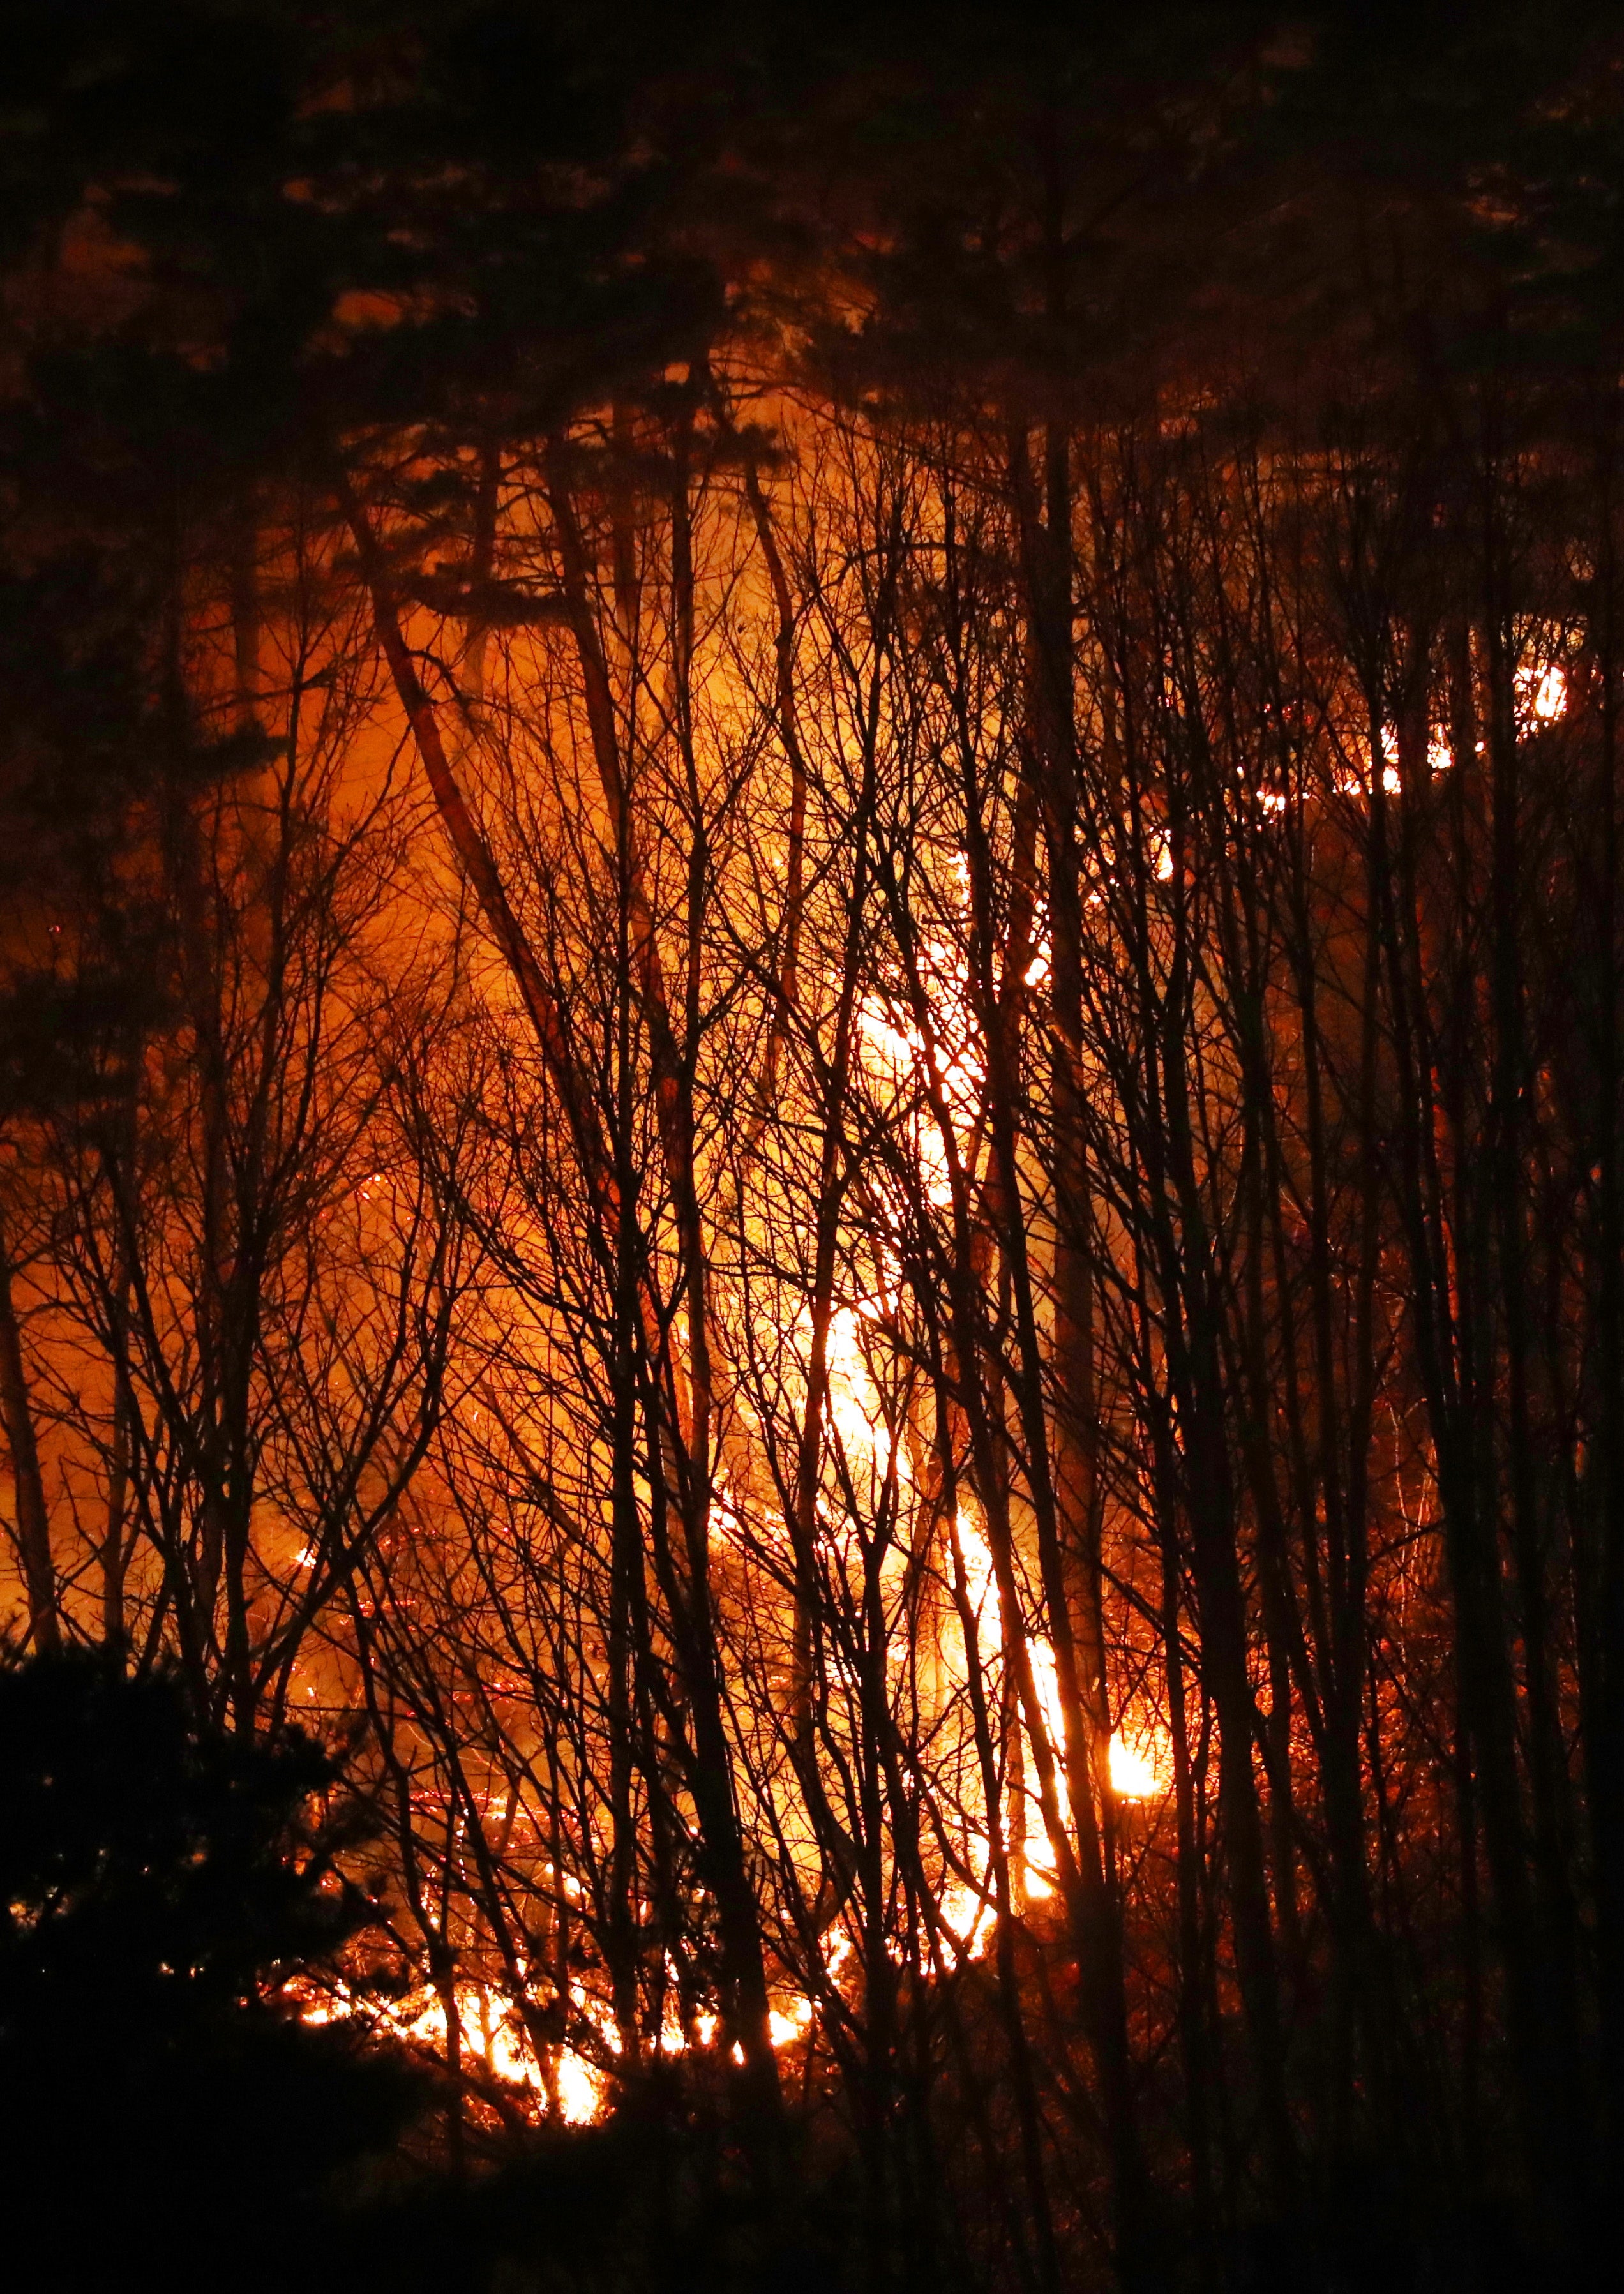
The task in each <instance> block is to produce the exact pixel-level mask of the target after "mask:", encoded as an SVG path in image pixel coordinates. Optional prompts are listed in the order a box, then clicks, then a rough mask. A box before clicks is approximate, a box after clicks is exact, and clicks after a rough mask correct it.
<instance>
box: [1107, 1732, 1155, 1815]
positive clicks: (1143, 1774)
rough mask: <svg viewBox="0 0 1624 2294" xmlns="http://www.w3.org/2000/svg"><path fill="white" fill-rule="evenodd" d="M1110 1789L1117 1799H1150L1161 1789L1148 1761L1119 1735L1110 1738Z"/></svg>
mask: <svg viewBox="0 0 1624 2294" xmlns="http://www.w3.org/2000/svg"><path fill="white" fill-rule="evenodd" d="M1111 1789H1112V1791H1113V1792H1114V1794H1116V1796H1117V1798H1118V1800H1152V1799H1154V1798H1155V1794H1157V1792H1158V1791H1159V1790H1160V1789H1161V1787H1160V1786H1159V1784H1158V1783H1157V1780H1156V1772H1155V1769H1154V1768H1153V1767H1152V1766H1151V1764H1150V1762H1149V1761H1147V1759H1146V1758H1145V1756H1144V1754H1143V1753H1136V1752H1135V1751H1134V1750H1133V1748H1132V1746H1131V1745H1124V1744H1123V1742H1122V1738H1121V1737H1120V1736H1114V1737H1112V1739H1111Z"/></svg>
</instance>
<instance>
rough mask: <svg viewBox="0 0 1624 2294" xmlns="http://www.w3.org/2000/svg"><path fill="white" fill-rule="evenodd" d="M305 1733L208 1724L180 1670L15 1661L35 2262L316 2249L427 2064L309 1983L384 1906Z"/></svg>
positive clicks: (27, 2240)
mask: <svg viewBox="0 0 1624 2294" xmlns="http://www.w3.org/2000/svg"><path fill="white" fill-rule="evenodd" d="M335 1780H336V1777H335V1769H334V1767H333V1763H332V1762H331V1761H330V1759H329V1758H328V1756H327V1755H326V1754H325V1753H323V1752H322V1750H321V1748H320V1747H319V1746H317V1745H314V1744H313V1743H311V1742H309V1741H308V1740H307V1739H306V1738H304V1737H299V1736H298V1735H296V1734H291V1733H290V1734H289V1735H288V1736H286V1737H283V1738H282V1739H281V1740H280V1741H276V1742H271V1743H260V1744H257V1745H248V1744H244V1743H241V1741H238V1740H233V1739H228V1738H225V1737H200V1736H199V1735H197V1734H196V1733H195V1732H194V1731H193V1730H192V1728H191V1726H190V1724H189V1721H188V1719H187V1715H186V1712H185V1708H184V1704H183V1701H182V1699H181V1697H180V1696H179V1694H178V1693H177V1691H176V1690H175V1688H173V1687H172V1686H171V1685H170V1683H169V1682H168V1681H167V1680H164V1679H162V1678H150V1679H147V1680H141V1681H130V1680H125V1679H123V1678H122V1677H120V1676H119V1675H118V1673H117V1672H113V1671H112V1670H110V1668H109V1667H108V1666H107V1665H106V1664H102V1662H100V1661H99V1660H96V1659H94V1658H80V1657H76V1658H71V1659H67V1658H64V1659H61V1660H57V1661H54V1662H35V1663H33V1664H27V1665H21V1666H18V1665H12V1666H8V1667H7V1668H6V1669H5V1670H4V1672H0V1901H3V1903H4V1914H3V1916H4V1928H3V1929H0V2162H3V2163H0V2175H3V2176H4V2184H5V2198H4V2209H5V2221H6V2226H7V2227H6V2242H7V2249H8V2262H9V2265H10V2266H11V2268H12V2270H13V2271H15V2272H16V2276H15V2277H14V2279H13V2281H12V2282H13V2283H16V2284H41V2285H43V2284H50V2285H53V2286H60V2287H62V2288H69V2287H80V2286H86V2287H88V2286H92V2285H105V2284H107V2283H108V2282H110V2281H112V2280H115V2279H118V2278H122V2277H124V2276H126V2275H129V2274H133V2275H136V2276H142V2277H146V2276H153V2277H156V2278H158V2279H159V2280H160V2281H161V2282H162V2283H164V2284H166V2285H167V2286H171V2287H174V2288H176V2289H182V2288H188V2287H192V2286H197V2287H203V2286H216V2285H218V2284H220V2283H221V2282H222V2281H223V2280H224V2281H225V2282H229V2283H231V2284H233V2286H240V2287H251V2286H259V2285H265V2286H270V2285H273V2284H283V2283H286V2282H287V2280H288V2278H289V2277H290V2274H298V2275H300V2276H305V2275H307V2274H308V2269H309V2262H308V2257H309V2253H310V2249H311V2246H312V2242H313V2241H314V2242H317V2243H319V2242H320V2241H321V2237H322V2227H323V2225H324V2223H325V2222H326V2221H327V2219H328V2217H327V2215H326V2212H325V2209H327V2208H328V2206H329V2205H330V2204H331V2202H332V2201H333V2200H336V2198H337V2197H338V2195H339V2178H340V2176H342V2174H343V2171H344V2170H346V2169H348V2168H353V2167H354V2166H355V2164H356V2162H357V2161H359V2160H361V2159H362V2158H363V2156H364V2155H365V2154H366V2153H368V2152H372V2151H375V2150H376V2149H377V2148H379V2146H380V2145H382V2144H385V2143H387V2142H388V2140H389V2139H390V2138H391V2137H393V2136H394V2135H396V2134H397V2133H398V2132H399V2131H400V2129H401V2127H403V2125H404V2121H405V2120H406V2119H407V2118H408V2117H409V2116H410V2114H411V2113H412V2110H413V2108H414V2107H415V2105H416V2104H417V2103H418V2102H419V2100H420V2090H419V2084H418V2081H417V2079H416V2078H415V2077H414V2076H413V2075H412V2073H411V2072H410V2071H409V2070H407V2069H406V2068H405V2067H404V2066H403V2065H402V2064H401V2063H400V2062H397V2061H396V2060H394V2059H392V2058H389V2057H388V2056H387V2055H385V2054H380V2053H379V2051H378V2050H377V2049H376V2048H375V2047H370V2046H367V2045H366V2044H365V2043H364V2041H363V2038H361V2037H359V2036H358V2035H357V2033H356V2032H355V2030H351V2029H350V2028H348V2027H347V2025H345V2024H342V2023H333V2024H329V2025H326V2026H324V2027H322V2028H313V2027H311V2026H310V2025H308V2024H307V2023H306V2022H304V2021H300V2020H299V2018H298V2013H297V2012H296V2011H295V2009H294V2007H293V2006H292V2005H290V2003H289V2000H288V1997H287V1989H286V1987H287V1985H288V1984H289V1982H290V1981H291V1980H292V1979H293V1978H295V1977H297V1976H298V1975H300V1974H301V1973H305V1972H306V1971H308V1970H309V1969H310V1968H312V1967H313V1966H316V1965H322V1964H325V1963H327V1962H328V1961H330V1960H331V1956H332V1955H333V1954H334V1953H335V1952H336V1951H337V1950H338V1948H339V1947H340V1946H341V1945H342V1944H343V1943H344V1942H345V1941H346V1940H347V1938H348V1937H349V1936H350V1935H351V1934H353V1932H355V1929H356V1927H357V1925H358V1924H360V1922H361V1921H362V1920H363V1919H364V1918H365V1917H366V1916H367V1915H368V1912H369V1909H370V1908H369V1907H368V1906H367V1905H366V1904H365V1902H364V1900H363V1899H357V1898H356V1897H355V1894H354V1893H353V1892H352V1891H350V1890H348V1889H347V1888H346V1887H345V1886H344V1885H343V1884H342V1883H339V1881H338V1880H337V1878H336V1876H335V1875H334V1871H333V1866H332V1860H331V1859H332V1854H333V1852H334V1851H335V1849H336V1847H337V1845H338V1842H337V1839H336V1838H335V1837H334V1835H333V1834H331V1832H322V1831H321V1830H319V1829H317V1830H313V1829H312V1828H311V1827H310V1826H309V1825H308V1823H307V1821H306V1815H305V1811H306V1807H307V1804H308V1803H309V1802H310V1801H311V1798H312V1796H313V1795H316V1794H323V1793H324V1792H326V1791H327V1790H328V1789H329V1788H330V1787H331V1786H332V1785H333V1784H334V1782H335Z"/></svg>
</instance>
